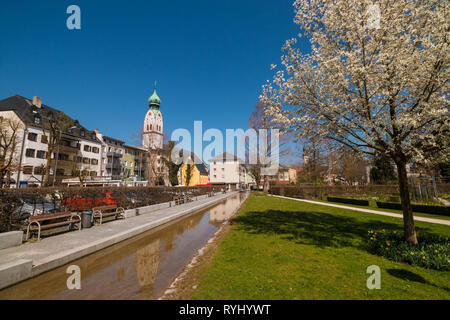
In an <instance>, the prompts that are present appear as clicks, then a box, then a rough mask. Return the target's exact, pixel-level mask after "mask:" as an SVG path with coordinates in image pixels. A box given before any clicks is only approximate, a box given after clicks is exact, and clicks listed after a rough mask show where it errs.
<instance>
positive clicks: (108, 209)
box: [91, 205, 125, 224]
mask: <svg viewBox="0 0 450 320" xmlns="http://www.w3.org/2000/svg"><path fill="white" fill-rule="evenodd" d="M112 217H114V218H113V219H110V220H116V219H125V210H124V209H123V208H122V207H118V206H116V205H111V206H101V207H95V208H92V218H91V219H92V222H93V223H94V222H95V220H96V219H98V220H99V221H100V224H102V223H103V219H104V218H112ZM108 221H109V220H108Z"/></svg>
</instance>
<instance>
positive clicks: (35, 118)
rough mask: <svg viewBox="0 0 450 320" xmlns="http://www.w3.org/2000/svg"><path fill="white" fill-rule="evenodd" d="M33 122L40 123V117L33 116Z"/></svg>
mask: <svg viewBox="0 0 450 320" xmlns="http://www.w3.org/2000/svg"><path fill="white" fill-rule="evenodd" d="M34 123H35V124H40V123H41V117H39V116H34Z"/></svg>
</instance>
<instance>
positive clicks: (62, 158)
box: [58, 153, 69, 161]
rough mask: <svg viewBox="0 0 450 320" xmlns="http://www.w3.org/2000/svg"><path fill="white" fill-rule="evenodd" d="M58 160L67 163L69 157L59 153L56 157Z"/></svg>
mask: <svg viewBox="0 0 450 320" xmlns="http://www.w3.org/2000/svg"><path fill="white" fill-rule="evenodd" d="M58 160H63V161H68V160H69V155H68V154H65V153H60V154H59V155H58Z"/></svg>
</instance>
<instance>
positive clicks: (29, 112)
mask: <svg viewBox="0 0 450 320" xmlns="http://www.w3.org/2000/svg"><path fill="white" fill-rule="evenodd" d="M10 110H11V111H14V112H15V113H16V114H17V116H18V117H19V118H20V119H21V120H22V121H23V122H24V123H25V124H26V125H27V126H33V127H38V128H42V125H38V124H35V122H34V119H35V116H36V115H39V117H40V118H41V123H42V124H43V126H44V129H48V125H46V123H48V121H49V119H50V118H51V117H57V116H64V117H67V119H68V121H69V122H72V123H73V124H75V120H73V119H72V118H70V117H69V116H67V115H66V114H65V113H64V112H62V111H60V110H57V109H54V108H52V107H49V106H47V105H45V104H42V105H41V107H40V108H38V107H36V106H34V105H33V101H32V100H30V99H28V98H25V97H22V96H20V95H15V96H11V97H9V98H6V99H3V100H0V111H10ZM81 131H84V132H85V135H84V136H82V135H81ZM63 137H68V138H81V139H84V140H90V141H95V142H98V143H99V142H100V141H99V140H98V138H97V136H96V135H95V132H94V131H91V130H87V129H86V128H85V127H83V126H82V125H80V124H78V125H77V129H72V130H71V131H70V132H69V131H67V132H65V133H63Z"/></svg>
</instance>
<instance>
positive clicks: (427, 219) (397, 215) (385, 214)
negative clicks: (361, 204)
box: [272, 195, 450, 226]
mask: <svg viewBox="0 0 450 320" xmlns="http://www.w3.org/2000/svg"><path fill="white" fill-rule="evenodd" d="M272 196H273V197H277V198H283V199H289V200H295V201H301V202H308V203H313V204H320V205H322V206H328V207H334V208H341V209H348V210H354V211H360V212H366V213H373V214H378V215H381V216H388V217H393V218H400V219H403V215H401V214H398V213H392V212H386V211H378V210H371V209H363V208H355V207H350V206H343V205H340V204H334V203H325V202H319V201H312V200H305V199H297V198H289V197H283V196H276V195H272ZM414 221H423V222H429V223H436V224H444V225H447V226H450V220H442V219H434V218H426V217H418V216H414Z"/></svg>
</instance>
